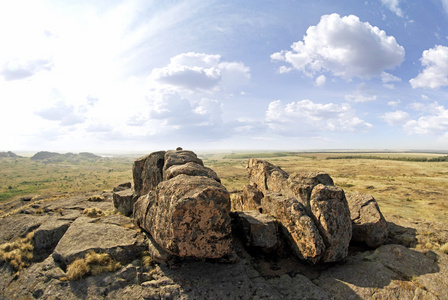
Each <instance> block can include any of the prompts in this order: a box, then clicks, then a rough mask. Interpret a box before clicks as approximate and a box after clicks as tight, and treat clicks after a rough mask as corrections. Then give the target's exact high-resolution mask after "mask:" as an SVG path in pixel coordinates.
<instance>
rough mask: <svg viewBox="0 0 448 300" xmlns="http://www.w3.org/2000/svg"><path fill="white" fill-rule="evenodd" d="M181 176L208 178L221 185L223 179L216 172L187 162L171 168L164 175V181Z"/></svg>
mask: <svg viewBox="0 0 448 300" xmlns="http://www.w3.org/2000/svg"><path fill="white" fill-rule="evenodd" d="M180 174H185V175H190V176H206V177H210V178H211V179H214V180H216V181H217V182H219V183H221V179H219V177H218V175H217V174H216V172H215V171H213V170H212V169H210V168H207V167H204V166H203V165H200V164H197V163H194V162H187V163H185V164H183V165H173V166H171V167H169V168H168V169H167V170H166V171H165V172H164V174H163V180H168V179H171V178H174V177H176V176H178V175H180Z"/></svg>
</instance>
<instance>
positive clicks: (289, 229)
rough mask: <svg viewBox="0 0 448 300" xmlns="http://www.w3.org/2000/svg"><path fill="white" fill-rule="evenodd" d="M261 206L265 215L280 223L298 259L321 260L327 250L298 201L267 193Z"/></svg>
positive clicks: (315, 261)
mask: <svg viewBox="0 0 448 300" xmlns="http://www.w3.org/2000/svg"><path fill="white" fill-rule="evenodd" d="M261 205H262V207H263V212H264V213H268V214H270V215H272V216H274V217H276V218H277V220H278V221H279V222H280V224H281V225H280V226H281V229H282V232H283V235H284V236H285V237H286V239H287V240H288V242H289V245H290V246H291V249H292V251H293V252H294V253H295V254H296V255H297V256H298V257H300V258H302V259H305V260H308V261H309V262H311V263H317V262H318V261H319V260H320V258H321V256H322V255H323V254H324V252H325V250H326V246H325V243H324V241H323V239H322V236H321V235H320V233H319V230H318V228H317V227H316V225H315V224H314V221H313V219H312V218H311V217H310V216H309V215H308V214H307V212H306V209H305V207H304V206H303V205H302V204H301V203H300V202H299V201H297V199H295V198H286V197H284V196H283V195H281V194H278V193H273V192H267V193H266V194H265V196H264V198H263V199H262V200H261Z"/></svg>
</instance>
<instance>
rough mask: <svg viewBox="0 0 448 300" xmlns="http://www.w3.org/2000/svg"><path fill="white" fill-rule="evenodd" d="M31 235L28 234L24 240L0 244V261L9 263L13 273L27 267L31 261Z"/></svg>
mask: <svg viewBox="0 0 448 300" xmlns="http://www.w3.org/2000/svg"><path fill="white" fill-rule="evenodd" d="M33 235H34V233H33V232H30V233H28V234H27V235H26V236H25V237H24V238H18V239H16V240H15V241H13V242H7V243H3V244H1V245H0V261H3V262H7V263H9V264H10V265H11V266H12V267H13V269H14V270H15V271H20V270H22V269H23V268H26V267H28V266H29V265H30V264H31V261H32V259H33V251H34V246H33V244H32V238H33Z"/></svg>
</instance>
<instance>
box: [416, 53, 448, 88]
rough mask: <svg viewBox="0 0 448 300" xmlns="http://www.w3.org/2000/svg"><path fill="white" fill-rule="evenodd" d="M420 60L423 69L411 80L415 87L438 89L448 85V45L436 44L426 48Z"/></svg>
mask: <svg viewBox="0 0 448 300" xmlns="http://www.w3.org/2000/svg"><path fill="white" fill-rule="evenodd" d="M420 61H421V64H422V67H424V69H423V71H422V72H421V73H420V74H418V76H417V77H415V78H412V79H411V80H409V82H410V83H411V85H412V87H413V88H414V89H415V88H425V89H437V88H439V87H443V86H447V85H448V47H445V46H441V45H436V46H435V47H434V48H431V49H429V50H425V51H423V54H422V57H421V58H420Z"/></svg>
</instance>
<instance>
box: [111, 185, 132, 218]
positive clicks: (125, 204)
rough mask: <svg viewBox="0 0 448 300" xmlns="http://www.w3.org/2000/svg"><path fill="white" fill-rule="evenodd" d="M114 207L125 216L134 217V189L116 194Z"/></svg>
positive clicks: (114, 195)
mask: <svg viewBox="0 0 448 300" xmlns="http://www.w3.org/2000/svg"><path fill="white" fill-rule="evenodd" d="M113 202H114V207H115V208H116V209H117V210H118V211H119V212H121V213H122V214H124V215H125V216H130V215H132V211H133V207H134V202H135V197H134V191H133V190H132V189H127V190H122V191H119V192H114V194H113Z"/></svg>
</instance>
